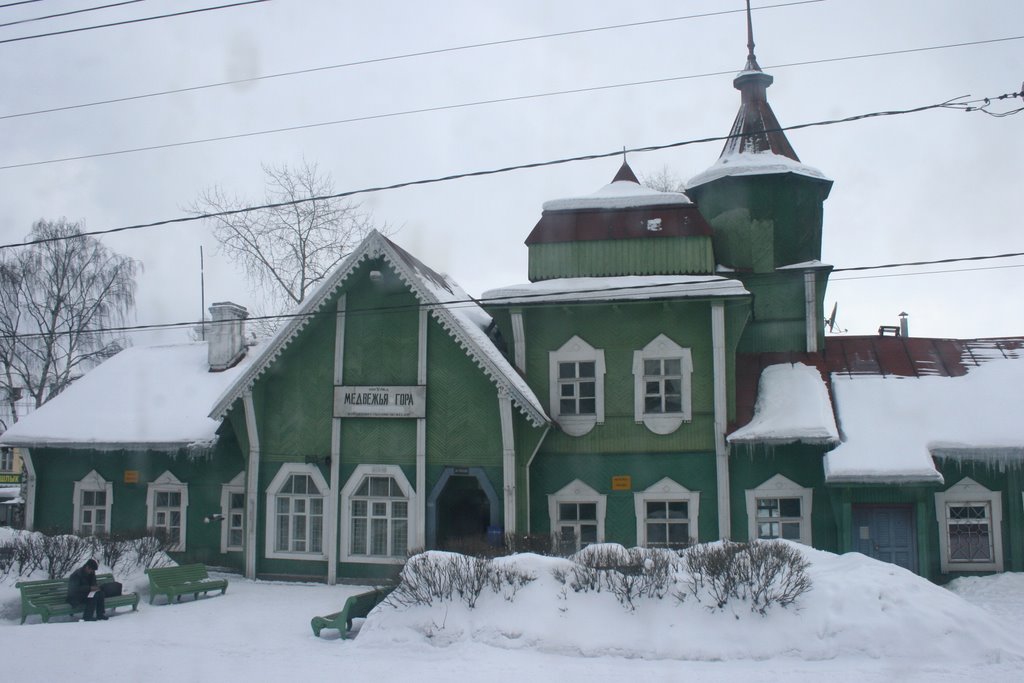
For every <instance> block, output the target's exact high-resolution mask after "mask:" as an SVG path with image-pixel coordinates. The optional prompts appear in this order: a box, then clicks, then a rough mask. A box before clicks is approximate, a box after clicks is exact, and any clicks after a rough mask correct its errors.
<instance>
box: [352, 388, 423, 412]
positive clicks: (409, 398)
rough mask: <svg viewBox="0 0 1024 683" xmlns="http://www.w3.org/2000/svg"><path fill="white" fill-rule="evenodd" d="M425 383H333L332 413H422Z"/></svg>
mask: <svg viewBox="0 0 1024 683" xmlns="http://www.w3.org/2000/svg"><path fill="white" fill-rule="evenodd" d="M426 414H427V387H426V386H408V387H397V386H390V387H389V386H384V387H363V386H359V387H356V386H336V387H334V417H425V416H426Z"/></svg>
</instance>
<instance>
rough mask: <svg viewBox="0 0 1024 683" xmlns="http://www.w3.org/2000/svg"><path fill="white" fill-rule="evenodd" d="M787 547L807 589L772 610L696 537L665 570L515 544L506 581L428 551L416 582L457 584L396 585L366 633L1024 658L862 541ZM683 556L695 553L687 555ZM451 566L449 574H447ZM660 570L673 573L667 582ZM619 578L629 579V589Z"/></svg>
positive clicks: (983, 617) (673, 649) (471, 562)
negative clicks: (435, 590)
mask: <svg viewBox="0 0 1024 683" xmlns="http://www.w3.org/2000/svg"><path fill="white" fill-rule="evenodd" d="M782 545H784V547H786V548H787V549H789V552H791V553H792V559H791V560H790V562H792V563H793V564H786V567H789V568H790V569H792V567H794V566H796V565H802V566H803V570H804V572H805V573H806V577H807V579H808V580H809V583H810V586H811V587H810V589H809V590H805V591H801V592H800V593H799V594H798V595H797V596H796V597H795V598H794V599H793V600H788V598H787V600H788V602H786V606H785V608H781V606H782V605H783V601H782V600H775V602H774V603H773V604H774V605H775V606H779V608H772V609H768V608H763V607H764V602H763V601H764V598H763V597H762V598H755V597H754V596H753V595H752V593H751V589H750V586H751V585H757V584H758V581H759V579H757V578H756V577H754V578H751V576H750V571H749V565H747V568H746V569H745V568H744V567H743V566H742V565H743V562H742V561H741V562H740V563H739V564H740V565H741V566H739V567H738V568H737V567H734V568H733V570H732V571H733V574H732V575H733V576H734V577H738V578H737V581H735V582H734V583H735V585H734V586H733V587H732V588H729V587H724V588H723V586H722V585H717V586H713V585H711V583H710V580H709V578H708V577H709V576H712V575H713V576H717V577H719V578H718V579H715V580H716V581H719V584H720V583H721V577H725V576H728V575H730V573H729V572H722V571H712V572H711V573H710V574H707V573H706V574H705V575H704V576H703V577H701V576H700V569H701V567H703V568H704V569H705V570H707V569H708V567H709V566H711V565H714V563H715V562H723V561H725V560H726V559H728V556H729V555H730V554H732V556H733V561H735V560H736V558H737V557H739V554H738V553H737V552H736V547H737V546H736V545H735V544H708V545H703V546H696V550H693V549H691V551H689V553H684V554H683V555H682V556H681V557H680V561H679V562H678V563H675V564H671V566H670V567H669V568H668V569H666V570H665V571H662V570H661V569H658V567H657V565H658V561H657V560H656V559H655V558H656V557H658V552H659V551H651V550H643V549H633V550H627V549H625V548H622V547H621V546H614V545H602V546H597V547H596V548H591V549H588V550H587V551H586V552H584V553H582V554H578V555H577V556H575V557H574V558H572V559H565V558H555V557H541V556H538V555H532V554H520V555H512V556H508V557H500V558H495V559H494V560H490V561H489V563H490V565H491V566H492V567H493V568H494V569H495V570H496V571H500V572H502V576H504V577H506V578H505V579H498V580H494V579H490V578H487V570H486V569H484V567H485V565H486V561H481V560H479V559H478V558H464V557H463V556H458V555H453V554H451V553H440V552H433V551H432V552H428V553H424V554H423V555H419V556H417V557H415V558H412V560H410V563H409V565H408V566H407V569H406V575H407V578H412V579H413V580H414V581H420V582H421V583H420V584H419V587H418V589H417V590H420V591H423V590H425V588H426V587H425V585H424V584H423V583H422V581H423V580H424V576H425V575H427V574H430V575H432V576H433V578H434V579H437V580H440V581H441V582H442V583H444V582H447V583H445V585H447V586H451V591H450V592H448V593H445V594H444V595H440V594H436V595H434V597H433V599H431V600H423V601H417V600H415V599H408V598H409V596H410V593H409V588H408V587H406V588H402V587H400V588H399V589H398V590H397V591H396V593H395V594H394V595H395V599H392V600H388V601H386V602H385V603H383V604H382V605H381V606H380V607H378V608H377V609H376V610H375V611H374V612H373V613H372V614H371V615H370V617H369V618H368V619H367V621H366V623H365V624H364V626H363V628H362V630H361V632H360V635H359V638H358V642H359V645H360V647H369V648H394V647H396V646H397V647H403V646H407V645H412V644H415V643H430V644H433V645H436V646H447V645H452V644H456V643H462V642H470V641H472V642H477V643H483V644H487V645H491V646H496V647H501V648H508V649H521V648H529V649H535V650H539V651H542V652H549V653H560V654H577V655H583V656H604V655H621V656H626V657H642V658H671V659H686V660H705V661H717V660H736V659H754V660H758V659H768V658H775V657H779V656H788V657H794V658H800V659H804V660H825V659H833V658H837V657H869V658H872V659H877V658H892V659H903V660H916V661H920V660H921V659H922V658H923V659H926V660H933V659H934V660H938V661H945V660H946V659H947V658H948V657H950V656H952V653H956V656H957V657H958V658H959V659H961V660H962V659H963V658H967V659H969V660H971V661H977V662H979V663H991V662H993V661H1003V660H1005V659H1006V658H1011V659H1016V658H1019V659H1020V660H1021V661H1022V662H1024V647H1022V646H1021V645H1020V644H1018V643H1017V642H1015V639H1014V638H1013V637H1012V635H1011V634H1012V629H1011V628H1008V627H1007V624H1005V623H1001V622H1000V620H999V619H998V618H994V617H993V616H992V615H991V614H990V613H988V612H986V611H984V610H982V609H980V608H977V607H975V606H973V605H970V604H967V603H966V602H964V600H962V599H961V598H959V597H958V596H956V595H955V594H953V593H951V592H950V591H948V590H946V589H945V588H943V587H940V586H936V585H934V584H932V583H931V582H929V581H927V580H925V579H922V578H920V577H918V576H916V575H914V574H912V573H911V572H908V571H906V570H904V569H902V568H900V567H897V566H895V565H891V564H887V563H883V562H878V561H876V560H872V559H870V558H868V557H865V556H864V555H860V554H857V553H849V554H846V555H842V556H837V555H834V554H832V553H827V552H823V551H818V550H813V549H811V548H806V547H804V546H800V545H798V544H791V543H785V544H782ZM692 553H696V555H691V554H692ZM702 554H703V558H702ZM645 555H646V556H645ZM688 555H691V556H692V557H694V559H693V560H691V561H690V562H687V560H686V558H687V556H688ZM786 555H787V556H789V553H786ZM614 556H618V557H619V561H618V562H617V563H615V564H616V566H618V567H619V568H620V570H621V569H622V568H623V567H625V566H627V565H628V563H630V562H635V561H637V560H639V565H640V568H639V570H638V571H636V572H635V573H633V574H630V573H629V572H628V571H620V570H616V569H607V568H603V567H602V566H601V562H600V561H595V558H598V559H600V558H604V560H605V561H606V560H607V559H608V558H609V557H614ZM459 558H461V559H459ZM623 560H625V561H623ZM709 563H710V564H709ZM605 564H607V562H605ZM410 567H412V568H414V569H412V570H410ZM460 568H461V569H466V568H471V569H472V570H473V576H474V577H477V578H475V579H474V580H473V581H470V582H468V583H467V582H465V581H462V580H461V579H454V578H451V577H452V576H455V575H461V574H460V571H461V569H460ZM780 571H781V572H782V575H781V576H776V580H775V581H773V582H768V583H766V584H765V583H764V582H762V584H763V585H767V586H774V587H775V588H778V587H779V586H785V585H789V588H790V589H792V588H793V587H794V586H793V585H792V581H793V580H796V579H798V578H799V572H795V573H794V572H789V569H785V570H780ZM446 572H447V573H448V574H449V577H448V578H439V577H442V576H444V575H445V573H446ZM602 572H603V573H602ZM659 572H660V573H662V574H668V576H667V578H666V579H665V581H664V583H659V581H661V580H660V579H657V576H658V574H659ZM744 572H746V573H744ZM787 572H789V573H787ZM645 573H646V575H645ZM614 574H618V577H616V576H614ZM481 577H482V578H481ZM508 577H512V579H509V578H508ZM624 581H633V583H632V584H631V586H630V587H628V589H627V588H626V586H625V584H624V583H623V582H624ZM751 581H753V582H754V583H753V584H751V583H750V582H751ZM780 581H781V583H780ZM787 581H788V582H789V583H788V584H787ZM616 582H617V586H618V587H616ZM744 582H747V583H746V588H744V587H743V585H742V584H743V583H744ZM460 586H461V587H462V593H460V588H459V587H460ZM478 588H479V589H478ZM470 594H472V595H471V599H467V596H470ZM625 595H628V599H627V598H626V597H625ZM723 595H724V596H725V597H726V599H725V600H721V599H720V597H721V596H723ZM757 600H761V601H762V602H761V603H758V602H757ZM769 606H771V605H769ZM624 607H625V609H624Z"/></svg>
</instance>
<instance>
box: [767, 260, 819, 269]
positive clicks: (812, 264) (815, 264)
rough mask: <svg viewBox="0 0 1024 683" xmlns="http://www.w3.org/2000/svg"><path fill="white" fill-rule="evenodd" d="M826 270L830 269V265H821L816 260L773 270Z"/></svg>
mask: <svg viewBox="0 0 1024 683" xmlns="http://www.w3.org/2000/svg"><path fill="white" fill-rule="evenodd" d="M826 268H832V265H831V264H828V263H822V262H821V261H819V260H818V259H811V260H810V261H801V262H800V263H791V264H789V265H788V266H779V267H778V268H776V269H775V270H825V269H826Z"/></svg>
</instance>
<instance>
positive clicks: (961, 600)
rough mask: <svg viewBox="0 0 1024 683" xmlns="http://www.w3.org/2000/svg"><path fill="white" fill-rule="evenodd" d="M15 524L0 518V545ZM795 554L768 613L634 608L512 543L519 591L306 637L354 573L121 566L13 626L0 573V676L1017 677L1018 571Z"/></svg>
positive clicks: (10, 595) (387, 613) (1023, 589)
mask: <svg viewBox="0 0 1024 683" xmlns="http://www.w3.org/2000/svg"><path fill="white" fill-rule="evenodd" d="M9 533H10V532H8V531H6V530H0V541H3V540H4V539H5V538H7V537H9V536H8V535H9ZM805 556H806V557H807V558H808V559H809V560H810V562H811V567H810V573H811V576H812V578H813V581H814V586H813V589H812V590H811V592H810V593H808V594H806V595H805V596H804V597H803V598H802V599H801V600H800V602H799V603H798V605H797V606H795V607H791V608H788V609H775V610H773V611H771V612H769V614H768V615H767V616H765V617H762V616H759V615H756V614H753V613H751V612H750V611H749V610H748V609H747V608H746V607H745V606H744V605H742V604H740V605H739V606H738V607H737V608H736V609H734V610H728V609H727V610H726V611H716V612H712V611H709V610H708V609H707V608H706V607H704V606H701V605H698V604H696V603H694V602H693V601H692V600H690V601H687V602H684V603H682V604H679V603H678V601H676V600H675V599H672V598H666V599H664V600H661V601H650V602H646V603H642V604H640V606H639V607H638V608H637V609H636V611H635V612H630V611H627V610H626V609H624V608H623V607H622V606H621V605H620V604H619V603H618V602H617V601H616V600H615V598H614V597H612V596H611V595H609V594H608V593H606V592H602V593H574V592H572V591H571V590H568V591H564V592H563V591H562V590H561V588H562V584H560V583H559V582H558V581H557V580H556V579H555V578H554V577H553V576H552V575H551V572H550V568H551V567H552V566H554V565H556V564H557V563H558V562H560V561H559V560H551V559H548V558H539V557H536V556H521V557H520V558H519V559H515V560H505V561H506V562H515V563H517V565H518V566H519V567H520V568H521V569H523V570H525V571H528V572H530V573H532V574H534V575H535V576H536V577H537V578H536V580H535V581H533V582H532V583H530V584H528V585H527V586H525V587H523V588H521V589H519V591H518V593H517V594H516V595H515V599H514V600H513V601H509V600H507V599H505V598H504V597H502V596H501V595H495V594H491V593H489V592H488V591H485V592H484V594H483V595H482V596H481V597H480V600H479V602H478V603H477V606H476V608H475V609H472V610H470V609H469V608H467V607H465V606H464V605H463V604H461V603H458V602H456V603H448V604H445V605H440V606H434V607H416V608H407V609H396V608H393V607H385V608H383V609H380V610H378V611H377V612H375V613H374V614H373V615H372V616H371V617H370V619H368V620H366V622H365V623H363V624H362V626H361V628H360V630H359V635H358V637H357V638H355V639H354V640H349V641H341V640H339V639H338V638H337V636H336V632H335V631H325V632H324V637H321V638H315V637H314V636H313V634H312V631H311V630H310V626H309V620H310V618H312V617H313V616H314V615H317V614H326V613H329V612H332V611H335V610H337V609H339V608H340V607H341V605H342V603H343V602H344V599H345V597H346V596H348V595H350V594H352V593H354V592H357V591H359V590H360V587H357V586H326V585H320V584H298V583H276V582H266V581H247V580H245V579H242V578H240V577H238V576H234V575H228V578H229V579H230V581H231V585H230V587H229V589H228V592H227V594H226V595H225V596H223V597H220V596H216V597H210V598H205V599H200V600H198V601H194V602H193V601H187V602H184V603H182V604H174V605H164V604H162V602H163V601H162V598H161V599H159V600H158V604H157V605H152V606H151V605H149V604H148V596H147V595H146V585H147V584H146V580H145V577H144V575H142V574H141V573H135V574H133V575H131V576H121V577H118V578H119V579H120V580H122V582H123V583H124V584H125V588H126V590H128V589H132V590H137V591H139V592H140V593H142V594H143V601H142V604H140V606H139V610H138V612H136V613H132V612H131V611H127V612H125V611H124V609H123V608H122V609H121V610H119V611H118V613H117V614H116V615H115V616H113V617H112V618H111V619H110V620H109V621H107V622H98V623H86V622H81V621H79V622H67V621H54V622H51V623H49V624H42V623H39V619H38V617H31V618H30V620H29V623H28V624H25V625H19V620H20V616H19V599H18V592H17V590H16V589H15V588H14V587H13V586H14V583H15V581H16V580H17V579H16V577H12V576H9V577H7V578H6V579H4V580H3V581H2V585H0V642H2V643H3V653H4V661H3V666H2V669H3V679H4V680H5V681H59V680H76V679H79V678H85V679H97V680H102V681H104V683H114V682H120V681H125V682H129V681H131V682H134V681H143V680H145V681H288V680H315V679H335V678H336V679H339V680H347V681H375V682H377V683H385V682H387V681H404V680H408V679H410V678H412V679H414V680H416V681H423V682H427V683H431V682H434V681H438V682H440V681H444V682H445V683H450V681H451V680H452V679H453V678H454V679H455V680H459V679H462V680H486V681H523V680H533V681H548V680H556V679H557V680H558V681H559V682H560V683H570V682H573V681H586V682H587V683H593V682H594V681H605V680H609V681H610V680H619V681H621V680H643V681H678V680H683V679H685V678H689V677H699V678H700V680H710V681H727V680H728V681H732V680H752V681H776V680H786V681H812V680H813V681H820V680H824V679H826V678H827V679H828V680H829V681H830V683H837V682H839V681H857V682H858V683H863V682H865V681H888V680H896V679H900V680H903V681H918V680H921V681H923V680H931V681H934V680H942V681H949V680H986V681H1018V680H1021V671H1022V670H1024V644H1022V643H1021V642H1020V641H1021V639H1020V635H1021V634H1022V633H1024V616H1022V613H1024V609H1022V608H1024V575H1022V574H1003V575H999V576H994V577H987V578H970V579H960V580H957V581H955V582H953V583H952V584H951V585H950V587H949V589H947V588H942V587H938V586H934V585H932V584H930V583H929V582H927V581H924V580H922V579H920V578H918V577H916V576H914V575H913V574H910V573H909V572H906V571H904V570H902V569H900V568H898V567H895V566H892V565H887V564H883V563H880V562H876V561H874V560H871V559H869V558H866V557H864V556H862V555H858V554H849V555H845V556H836V555H832V554H829V553H824V552H820V551H815V550H805ZM101 569H102V568H101ZM357 624H359V621H358V620H357Z"/></svg>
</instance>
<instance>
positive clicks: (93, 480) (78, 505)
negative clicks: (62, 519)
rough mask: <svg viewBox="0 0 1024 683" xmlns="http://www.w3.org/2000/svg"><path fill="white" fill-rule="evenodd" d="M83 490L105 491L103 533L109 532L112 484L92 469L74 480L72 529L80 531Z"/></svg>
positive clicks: (112, 496) (112, 494)
mask: <svg viewBox="0 0 1024 683" xmlns="http://www.w3.org/2000/svg"><path fill="white" fill-rule="evenodd" d="M85 491H103V492H104V493H106V498H105V500H106V504H105V505H104V510H105V515H104V516H105V517H106V521H105V522H104V524H103V533H106V534H109V533H110V513H111V509H112V508H113V506H114V484H113V483H112V482H109V481H107V480H106V479H104V478H103V477H101V476H100V473H99V472H97V471H96V470H92V471H91V472H89V474H87V475H85V476H84V477H82V478H81V479H79V480H78V481H76V482H75V492H74V496H75V498H74V500H73V508H74V512H73V514H74V516H75V518H74V530H75V531H76V532H81V531H82V493H83V492H85ZM95 526H96V525H95V524H94V525H93V533H94V534H95V533H96V530H95Z"/></svg>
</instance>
